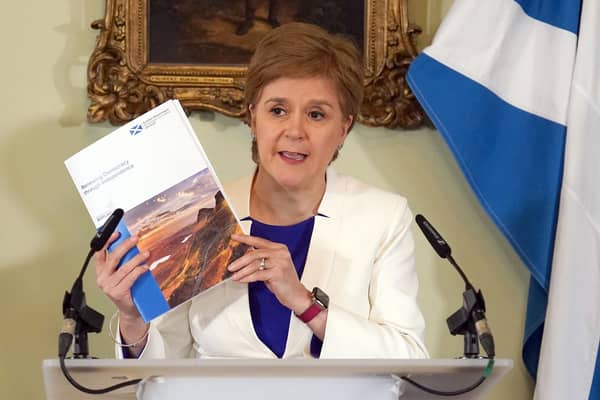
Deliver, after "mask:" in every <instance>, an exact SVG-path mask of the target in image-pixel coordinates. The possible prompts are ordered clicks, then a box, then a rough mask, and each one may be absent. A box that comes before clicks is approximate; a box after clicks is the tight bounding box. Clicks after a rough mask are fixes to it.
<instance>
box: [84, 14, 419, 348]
mask: <svg viewBox="0 0 600 400" xmlns="http://www.w3.org/2000/svg"><path fill="white" fill-rule="evenodd" d="M362 90H363V75H362V62H361V57H360V54H359V53H358V51H357V50H356V49H355V48H354V47H353V46H352V44H351V43H350V42H348V41H347V40H345V39H343V38H340V37H336V36H332V35H329V34H328V33H327V32H325V31H324V30H322V29H321V28H319V27H316V26H313V25H307V24H301V23H291V24H286V25H283V26H281V27H279V28H277V29H275V30H273V31H272V32H271V33H269V34H268V35H267V36H266V37H265V38H264V39H263V40H262V41H261V42H260V44H259V45H258V48H257V50H256V52H255V54H254V56H253V58H252V60H251V62H250V65H249V69H248V79H247V84H246V92H245V102H246V105H247V107H248V115H249V124H250V127H251V133H252V138H253V139H252V140H253V141H252V158H253V160H254V161H255V162H256V164H257V168H256V171H255V173H254V175H253V176H252V177H249V178H248V179H245V180H242V181H240V182H237V183H235V184H233V185H231V186H230V187H226V188H225V193H226V194H227V195H228V198H229V200H230V201H231V203H232V205H233V207H234V209H235V210H236V212H237V214H238V215H239V216H240V217H243V218H242V220H243V224H245V225H246V228H247V227H248V226H250V229H249V231H250V235H242V236H234V237H233V239H235V240H237V241H239V242H242V243H245V244H248V245H250V246H252V247H254V250H253V251H251V252H249V253H247V254H246V255H244V256H243V257H241V258H239V259H238V260H236V261H235V262H233V263H232V264H231V265H230V266H229V269H230V271H232V272H233V276H232V279H231V280H228V281H226V282H225V283H223V284H222V285H219V286H217V287H216V288H214V289H212V290H210V291H208V292H205V293H203V294H201V295H199V296H197V297H195V298H194V299H193V300H192V301H190V302H187V303H185V304H183V305H181V306H179V307H178V308H177V309H175V310H172V311H171V312H169V313H167V314H166V315H164V316H162V317H159V318H157V319H156V320H155V321H153V322H152V323H151V324H150V325H149V326H146V324H144V322H143V321H142V320H141V318H140V316H139V315H138V313H137V311H136V309H135V307H134V305H133V303H132V301H131V296H130V294H129V288H130V287H131V285H132V284H133V282H134V281H135V280H136V279H137V277H138V276H139V275H141V274H142V273H143V272H145V270H146V268H145V267H144V268H139V267H137V266H138V265H143V263H144V260H145V259H146V258H147V254H140V255H138V256H137V257H135V258H134V259H132V260H131V261H130V262H129V263H127V264H125V265H123V266H122V267H121V268H120V269H118V270H116V269H115V268H116V267H115V265H116V264H117V262H118V260H119V259H120V258H121V257H122V256H123V254H125V253H126V252H127V250H128V249H129V248H131V247H132V246H134V245H135V242H136V239H135V238H132V239H131V240H129V241H127V242H124V243H123V245H121V246H120V247H119V248H117V249H116V250H115V251H114V252H113V253H111V254H110V255H108V256H106V255H105V253H104V252H98V254H97V255H96V271H97V281H98V285H99V286H100V288H101V289H102V290H103V291H104V292H105V293H106V294H107V295H108V296H109V298H110V299H111V300H112V301H113V302H114V303H115V305H116V306H117V308H118V310H119V311H120V333H121V338H122V341H123V342H125V343H128V345H125V346H126V347H125V348H126V349H127V352H128V353H129V354H126V356H133V357H138V356H140V357H149V358H165V357H169V358H180V357H257V358H258V357H280V358H288V357H303V356H307V357H310V356H313V357H321V358H327V357H328V358H422V357H427V351H426V350H425V347H424V344H423V330H424V321H423V317H422V315H421V312H420V310H419V308H418V306H417V303H416V295H417V277H416V273H415V269H414V244H413V239H412V235H411V232H410V224H411V220H412V216H411V213H410V210H409V209H408V206H407V202H406V200H405V199H404V198H402V197H400V196H398V195H395V194H391V193H387V192H384V191H381V190H378V189H375V188H373V187H370V186H367V185H365V184H363V183H360V182H358V181H357V180H355V179H353V178H350V177H347V176H343V175H341V174H338V173H336V172H335V171H334V170H333V169H331V168H329V164H330V163H331V162H332V161H333V160H334V159H335V158H336V157H337V155H338V153H339V151H340V149H341V148H342V145H343V144H344V141H345V139H346V136H347V135H348V132H349V131H350V129H351V128H352V125H353V124H354V122H355V120H356V116H357V114H358V111H359V107H360V104H361V101H362ZM246 232H248V229H246ZM113 239H114V238H113ZM122 354H123V352H122V350H121V348H119V347H118V348H117V356H119V357H121V356H122Z"/></svg>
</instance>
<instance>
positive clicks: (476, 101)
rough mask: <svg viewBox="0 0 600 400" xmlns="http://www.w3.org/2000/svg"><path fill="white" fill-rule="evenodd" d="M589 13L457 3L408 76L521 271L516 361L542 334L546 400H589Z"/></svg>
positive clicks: (532, 353)
mask: <svg viewBox="0 0 600 400" xmlns="http://www.w3.org/2000/svg"><path fill="white" fill-rule="evenodd" d="M582 3H583V4H582ZM599 7H600V2H599V1H598V0H483V1H482V0H455V2H454V3H453V5H452V7H451V8H450V10H449V11H448V14H447V15H446V17H445V19H444V21H443V22H442V24H441V25H440V27H439V29H438V31H437V33H436V36H435V38H434V40H433V43H432V45H431V46H430V47H427V48H426V49H425V50H423V53H422V54H421V55H419V57H417V58H416V59H415V60H414V61H413V62H412V64H411V67H410V69H409V72H408V75H407V79H408V83H409V84H410V86H411V88H412V90H413V92H414V93H415V96H416V97H417V99H418V100H419V102H420V103H421V104H422V105H423V107H424V108H425V110H426V112H427V114H428V115H429V116H430V118H431V119H432V121H433V123H434V124H435V126H436V127H437V128H438V130H439V131H440V133H441V134H442V135H443V137H444V139H445V141H446V143H447V144H448V146H449V147H450V149H451V151H452V152H453V154H454V156H455V157H456V159H457V161H458V163H459V165H460V167H461V169H462V170H463V173H464V174H465V176H466V178H467V180H468V181H469V183H470V185H471V187H472V188H473V190H474V192H475V194H476V195H477V197H478V198H479V200H480V202H481V204H482V205H483V207H484V208H485V210H486V211H487V212H488V214H489V215H490V217H491V218H492V219H493V220H494V222H495V223H496V224H497V226H498V227H499V229H500V230H501V231H502V232H503V234H504V235H505V236H506V237H507V239H508V240H509V242H510V243H511V244H512V246H513V247H514V249H515V250H516V252H517V253H518V254H519V256H520V257H521V258H522V259H523V262H524V263H525V265H526V266H527V267H528V269H529V270H530V272H531V281H530V288H529V301H528V308H527V320H526V326H525V333H524V339H523V360H524V362H525V365H526V367H527V369H528V370H529V372H530V373H531V374H532V376H534V377H535V376H536V374H538V359H540V346H541V342H542V337H543V343H544V344H543V354H542V357H541V364H540V366H539V375H538V382H537V387H536V397H537V398H540V399H544V400H545V399H566V398H569V399H585V398H589V399H594V400H600V361H599V358H598V357H597V352H598V344H599V339H600V301H599V300H600V297H599V295H598V292H599V291H600V273H599V269H600V233H599V229H600V218H599V215H600V161H599V160H600V136H599V135H600V114H599V113H600V81H599V80H598V78H597V75H598V74H599V73H600V58H599V53H598V50H596V48H597V47H598V46H599V45H600V30H598V28H597V27H596V26H597V25H598V24H600V12H599V11H598V9H599ZM580 16H581V21H582V22H581V35H582V36H581V37H580V38H579V43H578V35H579V34H580ZM583 35H585V36H583ZM578 44H579V47H578ZM576 64H577V68H576V67H575V65H576ZM574 71H576V72H575V75H574ZM571 96H573V97H572V98H571ZM565 143H566V144H567V148H566V149H565ZM571 146H573V148H571ZM565 154H566V163H567V164H565V165H564V172H565V177H564V186H563V162H564V161H565ZM572 162H573V164H571V163H572ZM561 188H562V193H561ZM561 202H562V203H561ZM559 204H560V217H559ZM557 223H559V230H558V232H557V229H556V228H557ZM555 234H556V239H555ZM555 243H556V250H555ZM555 251H556V253H555ZM554 254H556V255H555V264H554V266H553V255H554ZM551 271H552V276H553V279H552V284H550V277H551ZM549 290H550V303H549V306H548V313H547V314H546V308H547V304H548V303H547V301H548V291H549ZM545 318H547V321H546V329H545V331H546V332H545V334H543V332H544V321H545Z"/></svg>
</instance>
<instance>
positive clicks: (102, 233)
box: [90, 208, 124, 251]
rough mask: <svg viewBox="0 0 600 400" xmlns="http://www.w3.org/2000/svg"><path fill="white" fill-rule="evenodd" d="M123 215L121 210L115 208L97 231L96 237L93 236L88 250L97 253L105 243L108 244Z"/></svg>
mask: <svg viewBox="0 0 600 400" xmlns="http://www.w3.org/2000/svg"><path fill="white" fill-rule="evenodd" d="M123 214H124V212H123V210H122V209H120V208H117V209H116V210H115V211H114V212H113V213H112V214H111V215H110V217H108V219H107V220H106V222H105V223H104V225H102V227H101V228H100V229H99V230H98V232H97V233H96V236H94V238H93V239H92V241H91V243H90V248H91V249H92V250H94V251H99V250H100V249H102V248H103V247H104V245H105V244H106V242H108V239H109V238H110V236H111V235H112V234H113V232H114V231H115V229H117V225H119V222H120V221H121V218H123Z"/></svg>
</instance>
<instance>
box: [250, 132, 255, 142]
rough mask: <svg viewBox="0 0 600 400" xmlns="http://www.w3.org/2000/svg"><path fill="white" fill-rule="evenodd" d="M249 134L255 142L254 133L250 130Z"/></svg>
mask: <svg viewBox="0 0 600 400" xmlns="http://www.w3.org/2000/svg"><path fill="white" fill-rule="evenodd" d="M250 136H251V137H252V141H253V142H256V135H255V134H254V133H253V132H250Z"/></svg>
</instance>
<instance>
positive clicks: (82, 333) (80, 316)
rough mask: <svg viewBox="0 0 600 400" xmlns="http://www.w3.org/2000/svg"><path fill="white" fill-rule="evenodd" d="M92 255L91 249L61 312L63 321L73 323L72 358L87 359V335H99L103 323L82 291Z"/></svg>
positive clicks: (65, 298) (100, 316) (65, 297)
mask: <svg viewBox="0 0 600 400" xmlns="http://www.w3.org/2000/svg"><path fill="white" fill-rule="evenodd" d="M93 254H94V250H93V249H91V250H90V251H89V253H88V255H87V257H86V259H85V262H84V264H83V268H82V270H81V273H80V274H79V276H78V277H77V279H76V280H75V282H74V283H73V286H72V288H71V292H65V296H64V298H63V304H62V310H63V317H64V319H65V320H67V319H70V320H73V321H74V324H75V326H74V330H73V339H74V342H75V343H74V345H73V358H89V344H88V333H100V332H101V331H102V325H103V323H104V315H102V314H101V313H99V312H98V311H96V310H94V309H93V308H91V307H89V306H88V305H87V303H86V301H85V292H84V291H83V274H84V273H85V270H86V269H87V266H88V264H89V262H90V259H91V258H92V256H93Z"/></svg>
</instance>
